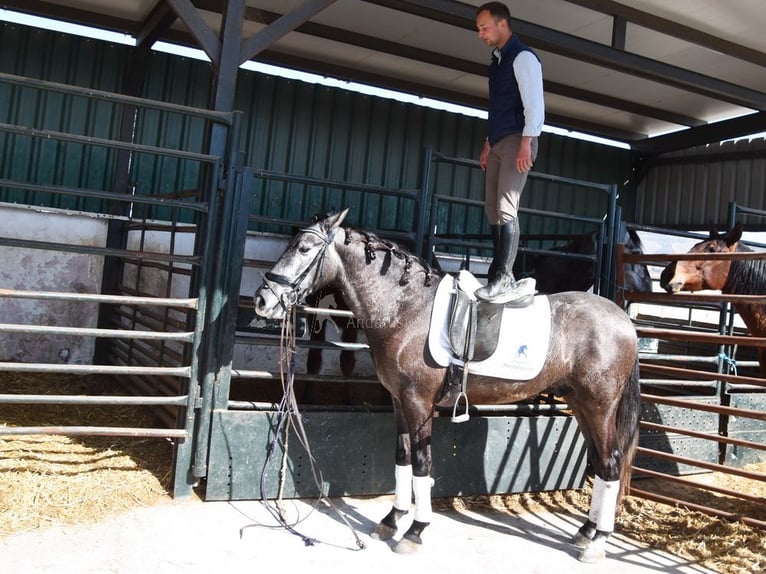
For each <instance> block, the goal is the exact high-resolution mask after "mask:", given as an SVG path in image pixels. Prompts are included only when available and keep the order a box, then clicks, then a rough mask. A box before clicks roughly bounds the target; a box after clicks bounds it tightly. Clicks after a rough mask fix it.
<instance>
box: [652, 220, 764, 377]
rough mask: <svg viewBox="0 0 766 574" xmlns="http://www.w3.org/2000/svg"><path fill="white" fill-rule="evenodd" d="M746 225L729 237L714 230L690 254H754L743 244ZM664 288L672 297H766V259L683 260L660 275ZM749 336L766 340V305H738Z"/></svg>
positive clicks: (761, 354) (761, 356)
mask: <svg viewBox="0 0 766 574" xmlns="http://www.w3.org/2000/svg"><path fill="white" fill-rule="evenodd" d="M741 238H742V225H741V224H739V223H738V224H737V225H735V226H734V229H732V230H731V231H730V232H728V233H718V231H717V230H716V229H715V227H712V226H711V228H710V239H707V240H705V241H700V242H699V243H697V244H695V245H693V246H692V248H691V249H690V250H689V253H733V252H735V251H736V252H752V251H753V250H752V249H750V248H749V247H748V246H747V245H745V244H744V243H742V242H741V241H740V240H741ZM660 287H662V288H663V289H665V290H666V291H667V292H668V293H677V292H678V291H700V290H702V289H715V290H718V291H721V292H722V293H731V294H736V295H766V259H747V260H742V261H725V260H721V259H718V260H712V259H711V260H694V261H689V260H686V261H685V260H679V261H673V262H672V263H670V264H669V265H668V266H667V267H665V269H664V270H663V271H662V275H660ZM734 308H735V309H736V310H737V313H739V316H740V317H742V321H744V323H745V326H747V330H748V332H749V333H750V334H751V335H752V336H754V337H766V304H764V303H754V304H745V303H735V304H734ZM758 362H759V364H760V366H761V376H763V377H766V349H764V348H763V347H759V348H758Z"/></svg>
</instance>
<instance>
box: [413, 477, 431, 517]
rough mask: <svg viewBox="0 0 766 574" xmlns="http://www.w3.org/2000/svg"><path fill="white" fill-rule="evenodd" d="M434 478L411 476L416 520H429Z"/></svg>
mask: <svg viewBox="0 0 766 574" xmlns="http://www.w3.org/2000/svg"><path fill="white" fill-rule="evenodd" d="M433 485H434V479H433V478H431V477H430V476H413V477H412V490H413V491H414V493H415V516H414V517H413V518H414V520H417V521H418V522H431V487H432V486H433Z"/></svg>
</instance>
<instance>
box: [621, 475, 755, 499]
mask: <svg viewBox="0 0 766 574" xmlns="http://www.w3.org/2000/svg"><path fill="white" fill-rule="evenodd" d="M637 473H640V474H641V475H642V478H643V477H648V478H656V479H658V480H667V481H668V482H674V483H676V484H683V485H684V486H688V487H689V488H694V489H702V490H708V491H710V492H717V493H718V494H723V495H725V496H731V497H734V498H739V499H741V500H748V501H750V502H756V503H760V504H764V503H765V502H766V500H764V498H763V497H762V496H756V495H753V494H748V493H746V492H740V491H737V490H730V489H728V488H723V487H720V486H715V485H714V484H705V483H704V482H696V481H694V480H687V479H685V478H682V477H680V476H674V475H671V474H664V473H662V472H657V471H656V470H650V469H648V468H643V467H640V466H634V467H633V475H634V476H635V475H636V474H637ZM631 490H632V487H631Z"/></svg>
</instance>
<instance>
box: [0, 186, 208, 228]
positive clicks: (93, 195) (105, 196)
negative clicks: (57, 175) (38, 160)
mask: <svg viewBox="0 0 766 574" xmlns="http://www.w3.org/2000/svg"><path fill="white" fill-rule="evenodd" d="M0 187H7V188H11V189H20V190H25V191H39V192H44V193H54V194H57V195H73V196H77V197H87V198H90V199H101V200H104V201H122V202H125V203H137V204H142V205H155V206H160V207H168V208H176V209H190V210H193V211H200V212H202V213H207V211H208V203H207V202H205V201H192V202H190V201H180V200H177V199H162V198H157V197H152V196H150V195H133V194H125V193H116V192H113V191H98V190H93V189H82V188H79V187H69V186H63V185H49V184H39V183H26V182H22V181H17V180H13V179H0ZM103 217H109V218H111V219H125V218H124V217H120V216H106V215H104V216H103ZM128 221H130V220H128ZM132 226H133V227H134V228H136V227H135V224H132Z"/></svg>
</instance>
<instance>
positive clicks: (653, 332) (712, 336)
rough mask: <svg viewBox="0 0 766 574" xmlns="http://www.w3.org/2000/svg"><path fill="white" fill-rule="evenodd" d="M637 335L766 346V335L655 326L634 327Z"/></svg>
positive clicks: (723, 343)
mask: <svg viewBox="0 0 766 574" xmlns="http://www.w3.org/2000/svg"><path fill="white" fill-rule="evenodd" d="M636 334H637V335H638V336H639V337H648V338H651V339H666V340H669V341H689V342H696V343H712V344H721V345H727V344H728V345H743V346H748V347H766V337H750V336H741V335H720V334H716V333H712V332H711V333H699V332H696V331H684V330H682V329H659V328H656V327H636Z"/></svg>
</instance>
